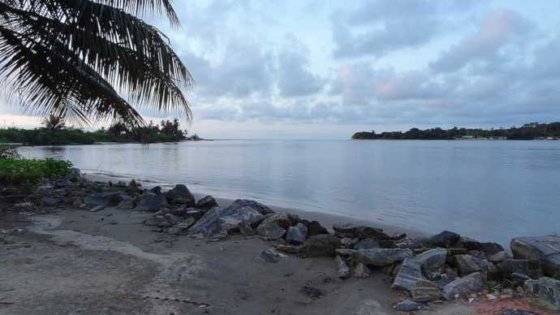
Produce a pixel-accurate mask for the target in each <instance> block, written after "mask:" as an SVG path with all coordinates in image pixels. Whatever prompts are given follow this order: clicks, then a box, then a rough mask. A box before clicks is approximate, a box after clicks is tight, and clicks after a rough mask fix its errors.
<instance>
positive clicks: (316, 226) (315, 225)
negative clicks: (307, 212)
mask: <svg viewBox="0 0 560 315" xmlns="http://www.w3.org/2000/svg"><path fill="white" fill-rule="evenodd" d="M307 234H308V235H309V236H313V235H319V234H329V231H328V230H327V229H326V228H325V227H324V226H322V225H321V223H319V222H317V221H311V222H307Z"/></svg>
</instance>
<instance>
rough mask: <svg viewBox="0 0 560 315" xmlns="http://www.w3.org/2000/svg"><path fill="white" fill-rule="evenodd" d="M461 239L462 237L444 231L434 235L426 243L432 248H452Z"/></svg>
mask: <svg viewBox="0 0 560 315" xmlns="http://www.w3.org/2000/svg"><path fill="white" fill-rule="evenodd" d="M460 239H461V235H459V234H457V233H454V232H450V231H443V232H441V233H439V234H436V235H433V236H432V237H430V238H428V239H427V240H426V241H427V243H428V244H429V245H430V246H432V247H451V246H453V245H455V244H457V242H459V240H460Z"/></svg>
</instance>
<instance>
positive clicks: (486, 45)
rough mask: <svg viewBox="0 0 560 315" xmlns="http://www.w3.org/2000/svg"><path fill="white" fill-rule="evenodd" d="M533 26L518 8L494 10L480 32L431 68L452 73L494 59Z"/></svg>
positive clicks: (471, 36) (477, 31) (452, 48)
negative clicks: (475, 62)
mask: <svg viewBox="0 0 560 315" xmlns="http://www.w3.org/2000/svg"><path fill="white" fill-rule="evenodd" d="M529 28H530V24H529V23H528V22H527V21H526V20H525V19H523V18H522V17H521V16H520V15H519V14H518V13H516V12H515V11H512V10H506V9H501V10H495V11H492V12H491V13H490V14H488V15H487V16H486V17H485V18H484V20H483V21H482V22H481V24H480V25H479V27H478V29H477V30H476V32H474V33H473V34H470V35H468V36H466V37H465V38H463V39H462V40H461V41H460V42H459V43H457V44H455V45H453V46H451V47H450V48H449V49H448V50H447V51H446V52H444V53H443V54H442V55H441V57H439V59H438V60H436V61H435V62H434V63H432V64H431V67H432V68H433V69H434V70H435V71H439V72H451V71H456V70H459V69H461V68H462V67H464V66H466V65H467V64H469V63H471V62H473V61H480V60H487V59H490V58H492V57H494V56H496V54H497V53H499V52H500V50H501V49H502V48H503V47H504V46H506V45H507V44H509V43H510V42H511V41H512V40H513V39H515V38H516V37H517V36H519V35H521V34H523V33H526V32H527V31H528V30H529Z"/></svg>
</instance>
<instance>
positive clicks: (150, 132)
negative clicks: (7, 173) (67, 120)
mask: <svg viewBox="0 0 560 315" xmlns="http://www.w3.org/2000/svg"><path fill="white" fill-rule="evenodd" d="M53 117H54V116H51V117H49V118H48V119H46V120H45V121H44V124H45V128H37V129H17V128H8V129H0V141H3V142H11V143H22V144H26V145H68V144H93V143H96V142H121V143H125V142H140V143H156V142H178V141H182V140H200V138H198V136H196V135H194V136H192V137H190V138H188V137H187V131H183V130H181V129H180V125H179V121H178V120H177V119H175V120H173V121H169V120H166V121H161V123H160V124H159V125H155V124H153V123H152V122H150V123H149V124H147V125H145V126H137V127H128V126H127V125H125V124H124V123H121V122H117V123H115V124H113V125H111V126H110V127H109V128H107V129H105V128H101V129H99V130H97V131H94V132H87V131H84V130H81V129H76V128H66V127H64V121H54V120H56V117H54V120H51V118H53Z"/></svg>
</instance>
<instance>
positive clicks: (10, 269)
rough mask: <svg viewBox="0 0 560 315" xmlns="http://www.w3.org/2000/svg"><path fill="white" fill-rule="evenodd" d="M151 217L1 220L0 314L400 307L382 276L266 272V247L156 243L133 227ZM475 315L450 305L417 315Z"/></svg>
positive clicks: (157, 237) (313, 267) (330, 267)
mask: <svg viewBox="0 0 560 315" xmlns="http://www.w3.org/2000/svg"><path fill="white" fill-rule="evenodd" d="M221 202H224V201H223V200H222V201H221ZM0 213H2V212H0ZM307 214H308V213H307ZM149 215H150V214H147V213H140V212H135V211H131V210H122V209H113V208H108V209H105V210H102V211H99V212H89V211H87V210H79V209H66V210H59V211H56V212H55V213H51V214H46V215H21V214H20V215H14V214H12V215H8V213H7V212H4V213H3V214H2V218H1V219H0V222H1V223H0V232H1V233H0V278H1V280H0V314H166V315H169V314H364V315H365V314H394V313H395V312H394V310H393V308H392V305H393V304H394V303H395V302H397V301H399V300H401V299H402V295H400V294H401V293H399V292H396V291H393V290H391V289H390V283H391V279H390V278H389V277H388V276H386V275H384V274H382V273H381V272H374V273H373V275H372V276H371V277H370V278H367V279H354V278H351V279H347V280H340V279H338V278H337V276H336V268H335V263H334V261H333V260H332V259H330V258H313V259H300V258H297V257H293V256H288V257H286V258H283V259H281V261H280V262H279V263H276V264H274V263H267V262H264V261H262V260H260V259H258V258H257V257H258V256H259V254H260V253H261V251H263V250H264V249H267V248H269V247H271V243H269V242H266V241H263V240H261V239H259V238H256V237H251V238H245V237H242V236H233V237H230V238H229V239H227V240H225V241H220V242H207V241H204V240H195V239H191V238H189V237H186V236H171V235H167V234H162V233H157V232H154V231H152V229H151V228H150V227H148V226H145V225H143V224H142V223H141V222H142V221H143V220H144V219H145V218H146V217H147V216H149ZM304 217H305V218H311V219H313V217H310V216H308V215H304ZM327 217H328V216H327ZM327 217H325V216H321V219H322V220H323V222H324V221H325V220H326V219H328V220H335V219H337V218H327ZM474 312H475V310H474V308H473V307H472V306H471V305H464V304H462V303H460V302H456V303H445V304H442V305H435V304H434V305H432V306H430V309H429V310H426V311H423V312H421V313H419V314H474Z"/></svg>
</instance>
